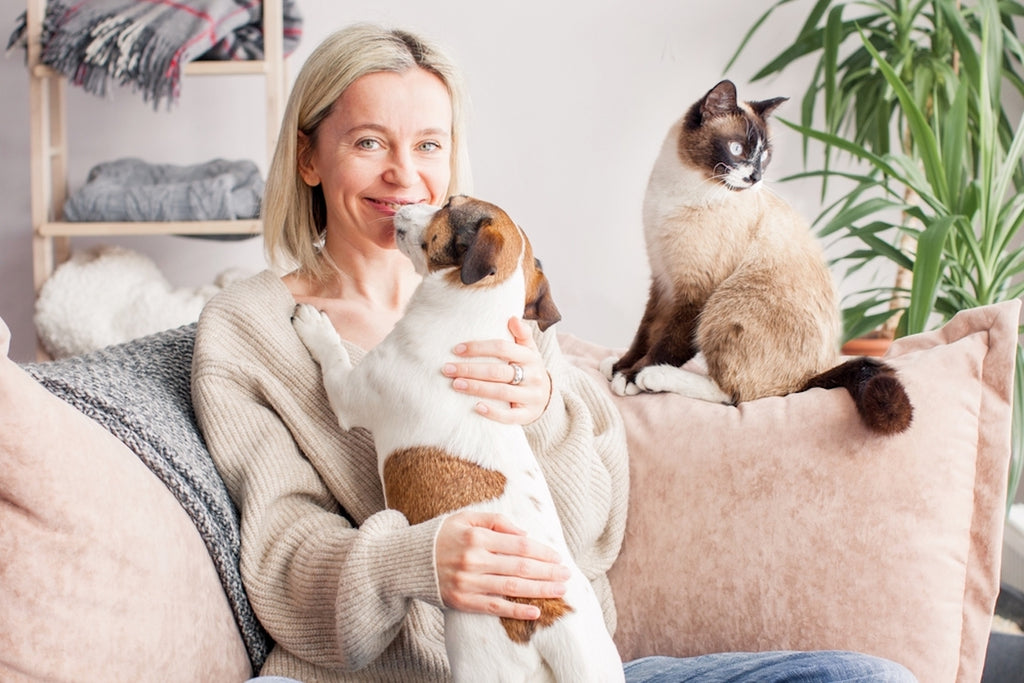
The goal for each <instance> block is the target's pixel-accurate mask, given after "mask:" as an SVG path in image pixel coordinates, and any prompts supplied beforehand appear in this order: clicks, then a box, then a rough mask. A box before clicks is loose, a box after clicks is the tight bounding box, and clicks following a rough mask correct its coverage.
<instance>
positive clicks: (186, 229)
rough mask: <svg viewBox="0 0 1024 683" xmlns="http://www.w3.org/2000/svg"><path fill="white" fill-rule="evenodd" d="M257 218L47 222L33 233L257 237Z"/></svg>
mask: <svg viewBox="0 0 1024 683" xmlns="http://www.w3.org/2000/svg"><path fill="white" fill-rule="evenodd" d="M261 230H262V224H261V223H260V221H259V219H256V218H253V219H240V220H234V221H160V222H150V223H129V222H123V223H122V222H118V223H101V222H81V223H72V222H69V221H49V222H46V223H41V224H40V225H39V226H37V228H36V233H37V234H38V235H40V236H42V237H95V236H103V235H169V234H170V235H257V234H259V233H260V231H261Z"/></svg>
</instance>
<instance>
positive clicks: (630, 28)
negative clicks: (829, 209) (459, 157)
mask: <svg viewBox="0 0 1024 683" xmlns="http://www.w3.org/2000/svg"><path fill="white" fill-rule="evenodd" d="M764 6H766V4H765V5H762V4H761V3H751V2H750V0H717V1H716V2H693V1H691V2H679V0H644V1H643V2H636V1H635V0H634V1H632V2H631V1H627V0H560V1H559V2H557V3H556V2H539V1H536V0H527V1H524V2H520V3H513V4H502V5H493V4H491V3H482V2H476V1H471V0H450V1H441V2H432V3H424V2H419V1H417V0H373V1H368V0H358V1H356V0H346V1H345V2H335V1H334V0H299V7H300V9H301V10H302V12H303V15H304V17H305V26H304V36H303V41H302V44H301V45H300V47H299V50H298V52H297V53H296V54H295V55H294V56H293V57H292V58H291V60H290V64H291V66H290V71H291V73H292V74H293V75H294V73H295V72H296V71H297V70H298V65H299V64H301V62H302V60H303V59H304V58H305V57H306V55H308V54H309V52H310V51H311V50H312V48H313V47H314V46H315V44H316V43H317V42H319V40H320V39H321V38H323V37H324V36H325V35H327V34H328V33H329V32H331V31H333V30H334V29H336V28H339V27H341V26H343V25H345V24H347V23H350V22H353V21H357V20H371V21H379V22H382V23H386V24H389V25H398V26H402V27H406V28H411V29H414V30H417V31H420V32H422V33H424V34H425V35H428V36H430V37H431V38H433V39H434V40H436V41H437V42H440V43H442V44H443V45H445V46H446V47H447V48H448V49H449V50H450V51H451V52H452V53H453V55H454V56H455V57H456V59H457V60H458V62H459V63H460V64H461V65H462V66H463V68H464V70H465V72H466V76H467V80H468V82H469V90H470V94H471V98H472V104H473V106H472V111H471V135H470V145H471V155H472V160H473V169H474V176H475V192H474V193H475V194H476V195H478V196H480V197H483V198H486V199H488V200H490V201H494V202H496V203H498V204H501V205H502V206H503V207H504V208H505V209H506V210H508V211H509V213H510V214H511V215H512V216H513V217H514V218H516V219H517V220H518V221H519V222H520V223H521V224H522V225H523V226H524V227H525V228H526V229H527V230H528V231H529V233H530V235H531V239H532V241H533V242H534V246H535V250H536V252H537V254H538V255H539V256H540V257H541V258H542V259H543V261H544V265H545V270H546V271H547V273H548V275H549V277H550V279H551V280H552V288H553V292H554V296H555V300H556V301H557V302H558V304H559V307H560V308H561V310H562V313H563V323H562V324H561V326H560V327H561V329H562V330H563V331H565V332H571V333H573V334H576V335H578V336H581V337H583V338H586V339H590V340H592V341H595V342H598V343H602V344H606V345H610V346H623V345H626V344H628V342H629V341H630V338H631V336H632V332H633V330H634V329H635V327H636V325H637V323H638V321H639V318H640V314H641V312H642V309H643V304H644V300H645V297H646V291H647V284H648V276H649V271H648V267H647V261H646V254H645V252H644V245H643V237H642V231H641V225H640V205H641V198H642V195H643V189H644V185H645V183H646V179H647V174H648V172H649V169H650V165H651V163H652V161H653V159H654V156H655V153H656V152H657V150H658V147H659V146H660V144H661V140H662V138H663V136H664V133H665V131H666V129H667V128H668V126H669V125H670V124H671V123H672V122H673V121H674V120H675V119H676V118H678V117H679V116H680V115H681V113H682V112H683V110H685V108H686V107H688V106H689V105H690V104H691V103H692V102H693V101H695V100H696V99H698V98H699V97H700V96H701V95H703V93H704V92H706V91H707V90H708V89H709V88H710V87H711V86H712V85H714V84H715V83H716V82H717V81H718V80H720V79H721V78H722V77H723V75H724V74H723V69H724V67H725V64H726V61H727V60H728V58H729V56H730V55H731V54H732V51H733V49H734V48H735V46H736V44H737V42H738V41H739V39H740V37H741V36H742V35H743V34H744V33H745V31H746V30H747V28H748V27H749V26H750V24H751V23H752V22H753V20H754V19H755V18H756V15H757V14H759V13H760V12H761V11H763V7H764ZM810 6H811V2H810V0H798V2H794V3H792V5H790V6H788V7H787V8H786V10H785V12H783V13H780V14H779V15H778V17H776V19H775V20H773V22H772V24H771V27H770V29H769V30H766V31H763V32H762V33H763V34H762V35H760V36H759V40H758V43H757V45H758V46H760V49H758V50H749V51H748V53H747V55H746V57H745V59H744V60H743V61H742V62H741V64H740V65H739V66H738V67H737V68H735V69H733V71H732V72H731V73H730V74H728V76H729V77H731V78H732V79H733V80H734V81H736V83H737V85H738V87H739V89H740V96H741V97H742V98H744V99H763V98H767V97H774V96H777V95H789V96H792V97H793V98H794V100H793V101H792V102H790V103H789V104H787V105H785V106H784V107H783V108H782V109H781V110H779V112H778V114H779V115H781V116H784V117H788V118H791V119H796V118H798V116H799V112H798V109H797V107H798V106H799V105H798V101H799V96H800V95H801V94H802V92H803V90H804V88H805V87H806V78H807V77H808V74H807V73H797V72H793V73H787V74H786V75H785V76H784V77H782V78H777V79H775V80H773V81H769V82H760V83H757V84H754V85H748V79H749V77H750V76H751V75H752V74H753V72H754V69H755V67H757V66H760V65H761V64H763V63H765V62H766V61H767V60H768V58H769V57H771V56H774V55H775V54H776V53H777V52H778V51H779V50H781V49H782V47H784V45H785V43H786V41H788V40H789V39H790V38H791V37H792V36H793V35H794V33H795V31H796V30H797V27H798V26H799V22H800V21H801V20H802V18H803V15H804V13H805V12H806V11H807V10H808V8H809V7H810ZM22 7H23V6H22V5H21V3H20V2H18V0H0V19H3V23H0V27H3V28H2V29H0V37H3V38H4V39H5V40H6V35H7V32H6V30H9V29H8V27H10V28H13V25H14V19H15V17H16V16H17V15H18V14H19V13H20V11H21V10H22ZM498 7H500V9H497V8H498ZM752 8H753V9H752ZM787 17H790V18H791V19H790V20H787V19H786V18H787ZM807 69H808V70H809V69H810V65H807ZM68 91H69V97H68V100H69V102H68V110H69V119H70V124H69V138H70V147H71V167H70V186H71V188H72V189H75V188H77V187H78V186H80V185H81V183H82V182H83V180H84V178H85V175H86V173H87V172H88V170H89V168H90V167H91V166H92V165H93V164H95V163H98V162H100V161H106V160H110V159H114V158H117V157H120V156H128V155H134V156H139V157H142V158H144V159H146V160H147V161H152V162H170V163H196V162H200V161H206V160H208V159H211V158H214V157H217V156H223V157H228V158H251V159H254V160H256V161H257V162H258V163H260V164H261V166H262V167H264V170H265V164H264V158H263V148H262V140H263V126H264V124H263V117H262V114H261V112H260V111H259V108H258V105H259V102H260V101H261V99H260V98H261V95H260V93H261V92H262V89H261V87H260V86H259V84H258V83H256V82H255V81H254V80H253V79H247V78H244V77H233V78H224V77H220V78H215V79H209V78H199V77H193V78H189V79H187V80H186V81H185V82H184V83H183V86H182V97H181V100H180V102H179V103H178V105H177V106H175V107H174V109H173V110H172V111H171V112H170V113H168V112H167V111H166V110H161V111H158V112H154V111H153V109H152V108H151V107H150V106H149V105H146V104H143V103H142V100H141V97H140V96H138V95H136V94H133V93H131V92H129V91H119V92H116V93H114V95H113V96H111V97H109V98H107V99H103V98H97V97H93V96H90V95H86V94H84V92H82V91H80V90H77V89H75V88H69V89H68ZM0 92H3V93H4V98H3V100H4V106H3V107H0V151H2V155H3V162H4V163H3V164H2V165H0V193H2V196H3V199H4V210H3V211H2V212H0V317H3V319H4V320H5V321H6V322H7V324H8V326H9V327H10V328H11V330H12V333H13V342H12V350H11V356H12V358H14V359H15V360H20V361H26V360H31V359H32V358H33V355H34V344H35V340H34V330H33V326H32V308H33V291H32V266H31V263H32V262H31V244H30V236H31V221H30V215H29V175H28V169H29V158H28V127H29V126H28V84H27V76H26V74H25V69H24V64H23V58H22V55H21V53H11V54H9V55H8V56H7V58H6V59H3V60H0ZM775 133H776V135H775V144H776V154H775V161H774V166H773V169H772V171H771V175H773V176H775V177H782V176H784V175H786V174H788V173H792V172H795V171H797V170H799V168H800V147H799V142H798V138H797V137H796V136H795V134H793V133H791V132H790V131H788V129H785V128H784V127H782V126H776V128H775ZM776 190H777V191H779V192H780V193H781V194H783V195H784V196H786V197H788V198H789V199H790V200H791V201H793V202H794V203H795V204H796V205H797V206H798V208H800V209H801V210H802V211H803V212H804V213H805V215H807V216H809V217H813V216H814V215H815V214H816V213H817V210H818V202H817V194H816V193H817V186H816V185H815V184H813V183H810V184H805V185H803V186H799V185H796V184H785V185H782V186H778V185H777V186H776ZM96 241H97V240H83V241H76V242H75V243H74V246H75V248H82V247H83V246H87V245H89V244H92V243H95V242H96ZM118 243H120V244H123V245H125V246H128V247H130V248H132V249H137V250H139V251H143V252H145V253H148V254H150V255H151V256H152V257H153V258H154V259H155V260H156V261H157V263H158V264H159V265H160V267H161V268H162V270H163V271H164V273H165V274H166V275H167V277H168V278H169V279H170V280H171V282H172V283H173V284H174V285H175V286H183V287H193V286H198V285H200V284H203V283H206V282H210V281H212V279H213V278H214V276H215V275H216V274H217V273H219V272H220V271H221V270H224V269H226V268H228V267H231V266H241V267H245V268H249V269H254V270H255V269H258V268H261V267H262V266H263V254H262V246H261V244H260V241H259V239H253V240H249V241H246V242H233V243H231V242H229V243H211V242H208V241H199V240H195V239H187V238H180V237H154V238H126V239H121V240H118Z"/></svg>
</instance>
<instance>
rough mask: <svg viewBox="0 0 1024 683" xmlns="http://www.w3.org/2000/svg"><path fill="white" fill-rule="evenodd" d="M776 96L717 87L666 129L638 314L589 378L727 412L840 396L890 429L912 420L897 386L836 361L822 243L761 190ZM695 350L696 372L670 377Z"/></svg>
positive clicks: (835, 324)
mask: <svg viewBox="0 0 1024 683" xmlns="http://www.w3.org/2000/svg"><path fill="white" fill-rule="evenodd" d="M786 99H788V98H785V97H776V98H773V99H770V100H763V101H758V102H738V101H737V99H736V87H735V86H734V85H733V84H732V83H731V82H730V81H722V82H721V83H719V84H718V85H716V86H715V87H714V88H712V89H711V90H710V91H709V92H708V93H707V94H706V95H705V96H704V97H703V98H701V99H700V101H698V102H697V103H695V104H694V105H693V106H692V107H690V109H689V111H687V113H686V114H685V115H684V116H683V117H682V119H680V120H679V121H678V122H677V123H676V124H675V125H674V126H673V127H672V128H671V129H670V130H669V132H668V136H667V137H666V139H665V142H664V145H663V146H662V148H661V152H660V154H659V155H658V158H657V160H656V162H655V164H654V168H653V170H652V172H651V175H650V179H649V182H648V185H647V192H646V196H645V197H644V204H643V224H644V235H645V238H646V242H647V254H648V258H649V260H650V266H651V274H652V278H651V288H650V294H649V297H648V300H647V308H646V310H645V312H644V315H643V318H642V320H641V321H640V326H639V329H638V330H637V332H636V335H635V338H634V339H633V343H632V345H631V346H630V348H629V350H628V351H627V352H626V354H625V355H624V356H622V358H619V359H615V358H609V359H607V360H605V362H604V363H603V364H602V371H603V372H604V374H605V376H607V377H608V379H609V380H610V381H611V384H612V389H613V391H615V392H616V393H617V394H619V395H627V394H636V393H639V392H640V391H649V392H659V391H671V392H675V393H680V394H684V395H688V396H693V397H696V398H702V399H704V400H709V401H717V402H721V403H728V404H735V403H739V402H743V401H751V400H753V399H757V398H761V397H763V396H781V395H785V394H789V393H792V392H796V391H802V390H805V389H810V388H812V387H824V388H838V387H842V388H845V389H846V390H847V391H849V392H850V395H851V396H852V397H853V399H854V402H855V404H856V406H857V410H858V412H859V413H860V415H861V418H862V419H863V421H864V423H865V424H866V425H867V426H868V427H869V428H870V429H872V430H874V431H876V432H880V433H884V434H893V433H897V432H901V431H903V430H905V429H906V428H907V427H908V426H909V424H910V421H911V418H912V414H913V408H912V406H911V404H910V400H909V398H908V397H907V394H906V392H905V391H904V388H903V385H902V384H901V383H900V381H899V379H898V378H897V377H896V375H895V372H894V371H893V369H892V368H891V367H890V366H888V365H886V364H885V363H883V362H881V361H878V360H875V359H870V358H856V359H853V360H850V361H847V362H845V363H842V364H839V354H838V348H839V333H840V325H841V322H840V315H839V307H838V303H837V296H836V292H835V286H834V283H833V280H832V275H831V273H830V272H829V270H828V266H827V265H826V262H825V258H824V254H823V252H822V249H821V246H820V245H819V243H818V241H817V239H816V238H815V237H814V235H813V234H812V233H811V230H810V227H809V225H808V224H807V223H806V222H805V221H804V220H803V218H802V217H801V216H800V215H799V214H798V213H797V212H796V211H795V210H794V209H793V208H791V207H790V206H789V205H788V204H787V203H786V202H785V201H783V200H782V199H780V198H779V197H778V196H777V195H775V194H774V193H773V192H771V191H769V190H768V189H767V188H765V187H764V183H763V182H762V179H763V176H764V172H765V169H766V168H767V167H768V164H769V162H770V161H771V153H772V147H771V141H770V139H769V136H768V129H767V124H766V120H767V118H768V116H769V114H771V113H772V111H774V110H775V109H776V108H777V107H778V106H779V105H780V104H782V103H783V102H784V101H786ZM698 352H701V353H702V354H703V357H704V361H705V363H706V366H707V375H706V376H705V375H702V374H698V373H695V372H689V371H686V370H682V369H681V366H682V365H683V364H684V363H686V362H687V361H688V360H690V359H691V358H693V357H694V356H695V355H696V354H697V353H698Z"/></svg>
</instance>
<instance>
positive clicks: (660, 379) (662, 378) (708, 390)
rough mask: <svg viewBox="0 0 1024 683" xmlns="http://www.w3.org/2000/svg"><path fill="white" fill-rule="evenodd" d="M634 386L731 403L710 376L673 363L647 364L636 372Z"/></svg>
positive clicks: (715, 401) (703, 399) (645, 389)
mask: <svg viewBox="0 0 1024 683" xmlns="http://www.w3.org/2000/svg"><path fill="white" fill-rule="evenodd" d="M636 386H637V387H639V388H640V389H641V390H643V391H648V392H651V393H663V392H671V393H673V394H680V395H682V396H689V397H690V398H697V399H700V400H702V401H709V402H711V403H724V404H726V405H729V404H731V403H732V399H731V398H730V397H729V396H728V395H727V394H726V393H725V392H724V391H722V390H721V389H720V388H719V386H718V384H716V383H715V381H714V380H713V379H711V378H710V377H707V376H705V375H699V374H697V373H695V372H690V371H689V370H683V369H682V368H678V367H676V366H674V365H648V366H647V367H646V368H644V369H643V370H641V371H640V372H638V373H637V375H636Z"/></svg>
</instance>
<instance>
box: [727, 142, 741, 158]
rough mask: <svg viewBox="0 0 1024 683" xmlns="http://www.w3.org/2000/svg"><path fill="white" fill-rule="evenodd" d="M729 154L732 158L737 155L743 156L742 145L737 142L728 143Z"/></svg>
mask: <svg viewBox="0 0 1024 683" xmlns="http://www.w3.org/2000/svg"><path fill="white" fill-rule="evenodd" d="M729 153H730V154H732V155H733V156H734V157H738V156H739V155H741V154H743V145H741V144H740V143H738V142H730V143H729Z"/></svg>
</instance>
